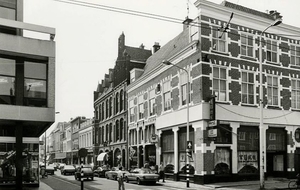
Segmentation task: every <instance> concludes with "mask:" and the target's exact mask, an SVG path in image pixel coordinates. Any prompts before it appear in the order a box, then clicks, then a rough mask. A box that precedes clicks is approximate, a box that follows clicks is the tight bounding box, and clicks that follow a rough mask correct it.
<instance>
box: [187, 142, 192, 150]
mask: <svg viewBox="0 0 300 190" xmlns="http://www.w3.org/2000/svg"><path fill="white" fill-rule="evenodd" d="M187 149H193V142H192V141H187Z"/></svg>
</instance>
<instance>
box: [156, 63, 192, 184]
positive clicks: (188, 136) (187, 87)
mask: <svg viewBox="0 0 300 190" xmlns="http://www.w3.org/2000/svg"><path fill="white" fill-rule="evenodd" d="M162 63H163V64H165V65H172V66H174V67H177V68H179V69H181V70H183V71H185V72H186V77H187V85H186V101H187V107H186V117H187V118H186V120H187V122H186V139H187V141H189V140H190V124H189V116H190V106H189V105H190V94H189V92H190V90H189V88H190V86H189V85H190V82H189V81H190V78H189V72H188V70H186V69H184V68H182V67H179V66H177V65H175V64H173V63H171V62H170V61H167V60H163V62H162ZM189 162H190V160H189V155H188V154H186V173H187V179H186V187H190V178H189V173H190V171H189Z"/></svg>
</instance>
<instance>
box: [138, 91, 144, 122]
mask: <svg viewBox="0 0 300 190" xmlns="http://www.w3.org/2000/svg"><path fill="white" fill-rule="evenodd" d="M138 101H139V106H138V107H139V119H143V118H144V98H143V95H141V96H139V98H138Z"/></svg>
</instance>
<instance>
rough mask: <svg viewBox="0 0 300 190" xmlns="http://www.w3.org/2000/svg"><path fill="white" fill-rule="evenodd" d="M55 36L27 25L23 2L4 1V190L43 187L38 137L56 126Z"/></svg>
mask: <svg viewBox="0 0 300 190" xmlns="http://www.w3.org/2000/svg"><path fill="white" fill-rule="evenodd" d="M24 31H35V32H38V33H44V34H47V35H49V39H48V40H41V39H35V38H32V37H30V38H29V37H25V36H24V35H23V32H24ZM54 36H55V29H53V28H48V27H44V26H39V25H33V24H28V23H24V22H23V0H0V41H1V43H0V110H1V111H0V186H1V185H14V186H16V189H22V187H23V186H26V185H34V186H39V156H38V155H39V136H40V135H41V134H42V133H43V132H45V130H47V128H48V127H50V125H51V124H52V123H53V122H54V121H55V107H54V105H55V97H54V95H55V42H54V41H53V39H54Z"/></svg>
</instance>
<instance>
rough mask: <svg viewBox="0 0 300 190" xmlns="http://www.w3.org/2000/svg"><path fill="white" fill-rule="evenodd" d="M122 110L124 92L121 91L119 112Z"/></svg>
mask: <svg viewBox="0 0 300 190" xmlns="http://www.w3.org/2000/svg"><path fill="white" fill-rule="evenodd" d="M123 108H124V92H123V90H121V92H120V111H122V110H123Z"/></svg>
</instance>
